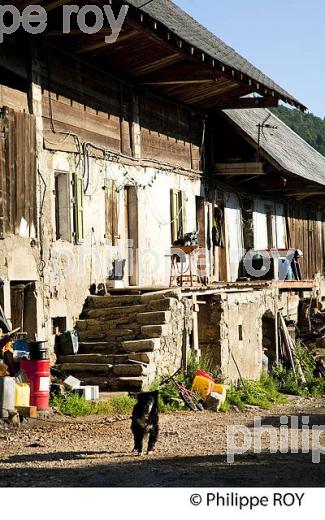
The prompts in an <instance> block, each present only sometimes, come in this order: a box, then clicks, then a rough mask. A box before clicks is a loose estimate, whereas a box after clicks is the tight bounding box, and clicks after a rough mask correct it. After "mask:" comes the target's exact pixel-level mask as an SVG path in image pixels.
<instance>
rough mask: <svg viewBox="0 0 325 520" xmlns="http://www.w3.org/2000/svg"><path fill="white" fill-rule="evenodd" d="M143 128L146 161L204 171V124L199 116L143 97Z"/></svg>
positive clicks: (141, 110)
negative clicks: (202, 169) (202, 145)
mask: <svg viewBox="0 0 325 520" xmlns="http://www.w3.org/2000/svg"><path fill="white" fill-rule="evenodd" d="M140 126H141V150H142V156H143V158H145V159H155V160H159V161H162V162H167V163H171V164H173V165H175V166H181V167H183V168H188V169H193V170H199V169H200V167H201V165H200V145H201V141H202V133H203V123H202V118H200V117H199V116H198V115H197V114H192V113H191V112H189V111H188V110H185V109H183V108H182V107H180V106H176V105H173V104H171V103H167V102H166V103H163V102H161V101H159V100H156V99H154V98H150V97H145V96H142V97H141V98H140Z"/></svg>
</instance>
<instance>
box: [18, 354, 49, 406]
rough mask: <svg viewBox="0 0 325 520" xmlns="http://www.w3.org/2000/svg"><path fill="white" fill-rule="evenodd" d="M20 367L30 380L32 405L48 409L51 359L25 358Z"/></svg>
mask: <svg viewBox="0 0 325 520" xmlns="http://www.w3.org/2000/svg"><path fill="white" fill-rule="evenodd" d="M20 367H21V369H22V370H24V372H25V373H26V375H27V377H28V379H29V382H30V405H31V406H37V409H38V410H47V409H48V407H49V398H50V361H48V360H39V361H32V360H31V361H29V360H27V359H24V360H23V361H22V362H21V364H20Z"/></svg>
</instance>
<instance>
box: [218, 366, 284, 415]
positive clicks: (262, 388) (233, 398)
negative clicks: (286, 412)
mask: <svg viewBox="0 0 325 520" xmlns="http://www.w3.org/2000/svg"><path fill="white" fill-rule="evenodd" d="M286 401H287V399H286V397H285V396H284V395H282V394H281V393H280V392H279V391H278V389H277V385H276V382H275V380H274V379H273V377H271V376H267V375H263V376H262V377H261V379H260V381H252V380H246V381H244V384H242V383H237V384H232V385H230V387H229V388H228V390H227V397H226V402H225V403H224V404H223V405H222V406H221V411H222V412H227V411H229V410H230V409H231V408H234V407H236V408H238V409H239V410H244V409H245V406H246V405H251V406H258V407H259V408H263V409H268V408H271V407H272V406H274V405H275V404H280V403H285V402H286Z"/></svg>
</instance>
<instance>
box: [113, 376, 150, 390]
mask: <svg viewBox="0 0 325 520" xmlns="http://www.w3.org/2000/svg"><path fill="white" fill-rule="evenodd" d="M145 384H146V378H145V377H143V376H140V377H116V378H114V379H111V380H110V382H109V389H110V390H111V391H113V392H121V391H125V392H126V391H128V392H141V391H142V390H143V388H144V386H145Z"/></svg>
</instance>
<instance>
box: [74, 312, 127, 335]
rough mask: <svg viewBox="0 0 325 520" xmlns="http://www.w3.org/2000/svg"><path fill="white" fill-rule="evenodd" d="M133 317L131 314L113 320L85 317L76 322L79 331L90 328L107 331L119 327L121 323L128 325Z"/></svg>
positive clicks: (91, 329)
mask: <svg viewBox="0 0 325 520" xmlns="http://www.w3.org/2000/svg"><path fill="white" fill-rule="evenodd" d="M130 319H132V318H131V317H130V316H124V317H122V318H114V319H112V320H106V319H102V320H100V319H92V318H90V319H87V318H85V319H83V320H78V321H77V322H76V329H77V331H78V332H81V331H85V330H89V331H91V332H92V331H106V330H112V329H117V328H118V327H119V326H120V325H127V324H128V323H129V321H130Z"/></svg>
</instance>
